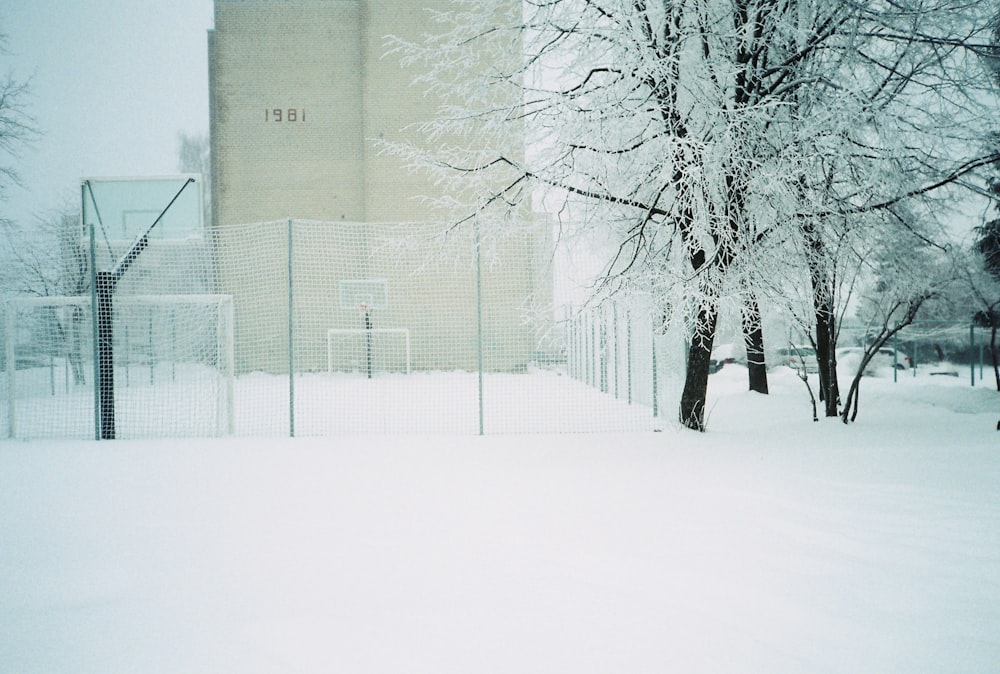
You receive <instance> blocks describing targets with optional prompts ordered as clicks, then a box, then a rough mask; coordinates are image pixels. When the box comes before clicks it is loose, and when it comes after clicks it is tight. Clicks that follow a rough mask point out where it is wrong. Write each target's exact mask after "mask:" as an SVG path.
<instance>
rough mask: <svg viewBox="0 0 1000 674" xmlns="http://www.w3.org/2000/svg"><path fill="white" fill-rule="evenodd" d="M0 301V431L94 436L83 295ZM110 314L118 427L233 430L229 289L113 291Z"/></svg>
mask: <svg viewBox="0 0 1000 674" xmlns="http://www.w3.org/2000/svg"><path fill="white" fill-rule="evenodd" d="M0 307H2V310H3V314H4V316H3V320H2V322H0V326H2V331H3V336H2V340H3V347H2V351H0V353H2V354H3V360H4V366H3V388H4V389H5V394H6V395H5V396H4V397H5V398H6V401H5V402H6V408H7V409H6V414H4V415H3V416H2V417H0V419H3V421H4V422H6V423H5V425H6V429H5V430H6V433H5V435H7V436H8V437H11V438H14V437H24V438H35V437H87V436H90V437H93V436H94V435H95V434H96V435H97V436H98V437H99V435H100V430H101V426H100V418H99V417H98V414H99V409H100V407H99V404H98V400H97V399H98V397H99V392H98V391H97V390H96V385H95V384H96V382H97V375H98V372H97V367H98V366H99V358H98V354H97V345H96V344H95V343H94V339H93V331H92V329H91V328H92V323H93V320H94V316H93V307H92V298H91V297H88V296H49V297H16V298H11V299H8V300H7V301H6V302H4V303H3V304H0ZM113 320H114V322H115V324H116V330H115V333H114V335H115V336H114V339H115V341H116V345H115V349H114V354H115V356H114V363H113V369H114V372H113V376H114V378H115V380H116V381H117V386H116V388H115V399H114V404H115V406H116V408H117V409H118V412H120V413H121V416H122V422H123V437H167V436H169V435H228V434H231V433H232V432H233V431H234V417H235V413H234V412H235V401H234V370H235V368H234V357H233V346H234V332H233V301H232V297H231V296H229V295H218V294H193V295H192V294H187V295H185V294H178V295H127V294H126V295H121V296H120V297H119V298H118V299H117V302H116V305H115V314H114V318H113ZM88 418H89V421H88ZM88 428H89V432H88V431H87V429H88Z"/></svg>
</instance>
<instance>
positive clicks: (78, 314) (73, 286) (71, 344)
mask: <svg viewBox="0 0 1000 674" xmlns="http://www.w3.org/2000/svg"><path fill="white" fill-rule="evenodd" d="M0 257H4V258H6V259H7V264H5V265H4V267H3V270H2V272H0V287H2V288H3V289H4V290H5V291H7V292H10V293H12V294H17V295H27V296H35V297H52V296H66V295H68V296H79V295H84V294H86V293H87V292H89V288H90V273H89V261H88V255H87V251H86V250H85V248H84V245H83V239H82V236H81V231H80V212H79V208H78V206H77V205H76V204H75V203H72V202H70V201H69V200H67V201H66V203H65V204H64V205H63V206H62V207H61V208H58V209H55V210H53V211H52V212H50V213H48V214H45V215H40V216H36V218H35V222H34V223H32V226H31V227H30V228H27V227H20V226H17V225H14V224H10V225H9V226H8V227H7V236H6V237H4V240H3V249H2V252H0ZM84 321H85V317H84V315H83V312H82V310H81V309H80V308H79V307H75V306H74V307H72V308H71V309H70V310H68V311H60V310H58V309H57V308H56V307H49V308H47V309H46V310H45V314H44V315H43V316H42V322H43V327H44V331H45V334H46V335H48V336H49V338H50V339H51V340H52V342H53V344H57V345H59V351H60V353H65V354H67V355H68V358H69V362H70V365H71V367H72V370H73V378H74V381H75V382H76V383H77V384H82V383H84V379H85V376H84V371H83V363H82V361H81V358H80V345H81V340H82V332H81V331H82V330H83V325H84Z"/></svg>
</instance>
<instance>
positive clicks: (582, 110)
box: [393, 0, 989, 430]
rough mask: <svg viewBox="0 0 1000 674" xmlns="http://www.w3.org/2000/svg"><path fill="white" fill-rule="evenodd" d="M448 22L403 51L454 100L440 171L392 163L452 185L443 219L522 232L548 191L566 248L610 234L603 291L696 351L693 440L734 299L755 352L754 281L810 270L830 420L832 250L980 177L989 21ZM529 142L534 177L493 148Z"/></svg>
mask: <svg viewBox="0 0 1000 674" xmlns="http://www.w3.org/2000/svg"><path fill="white" fill-rule="evenodd" d="M458 4H459V5H460V7H459V8H458V9H456V11H454V12H452V13H444V14H441V15H440V17H439V18H440V19H441V23H442V34H441V35H440V36H438V37H434V38H431V39H430V40H429V41H428V42H427V43H425V44H402V43H399V44H398V45H397V46H398V47H399V49H400V50H401V52H402V53H403V54H404V60H405V61H406V62H410V63H418V64H419V65H420V66H422V69H423V70H424V72H425V75H424V76H423V77H422V81H423V82H424V83H426V84H427V85H428V86H429V88H430V90H431V91H432V92H441V93H443V94H444V95H446V96H447V97H448V101H450V102H448V103H446V104H445V105H444V106H443V107H442V114H441V116H440V118H439V119H438V120H435V121H432V122H430V123H428V124H426V125H425V126H424V127H423V128H422V131H423V136H424V137H425V138H429V139H431V140H432V141H435V140H436V141H438V142H439V143H440V146H439V148H438V151H436V152H431V153H427V152H424V151H420V150H417V149H415V148H414V147H412V146H411V147H399V146H397V147H395V148H393V149H394V151H395V152H397V154H399V155H401V156H403V157H406V158H407V159H409V160H411V161H413V162H414V163H415V164H420V165H421V166H423V167H424V168H425V169H427V170H430V171H432V172H433V173H434V174H435V177H436V178H437V179H438V180H440V181H442V182H443V183H444V184H446V185H449V186H452V189H446V190H444V191H445V192H446V193H447V194H448V195H449V197H448V199H447V201H446V203H443V205H446V206H454V205H455V203H454V201H455V198H454V195H460V194H462V193H463V191H464V192H466V193H468V194H470V195H471V196H472V197H473V200H472V202H471V203H473V204H474V206H473V207H471V208H470V212H469V214H468V215H467V216H464V217H468V218H472V217H473V216H472V213H471V211H472V210H477V209H481V208H483V207H485V208H487V209H493V210H496V211H501V212H507V213H510V212H512V211H514V210H516V209H518V208H521V207H522V206H523V204H524V203H525V202H526V201H528V200H530V199H533V198H536V197H537V195H538V193H539V192H540V191H541V192H544V193H545V194H546V196H547V199H548V203H550V204H559V205H560V208H561V209H562V211H561V212H564V213H568V214H570V215H571V217H569V218H567V219H566V220H565V222H564V228H565V231H564V232H563V233H564V234H567V235H568V234H572V233H573V230H574V227H577V225H576V224H575V223H576V222H579V223H580V224H579V226H578V229H582V230H584V231H593V230H601V231H604V232H606V233H607V234H606V236H607V237H609V238H610V239H611V240H613V241H614V242H615V244H614V246H613V253H612V254H611V255H610V256H609V259H608V260H607V262H606V265H605V282H606V286H613V287H614V288H615V289H616V290H621V289H624V290H632V289H636V290H639V291H642V292H643V293H646V294H649V295H652V296H654V297H656V298H658V300H659V307H658V309H659V313H660V315H662V316H663V317H664V320H665V322H667V323H680V324H682V325H683V326H684V327H685V329H686V331H687V334H688V335H690V340H689V349H688V354H689V356H688V360H687V370H686V377H685V383H684V389H683V392H682V395H681V402H680V409H679V410H678V416H679V420H680V422H681V423H683V424H684V425H686V426H688V427H690V428H693V429H697V430H704V428H705V400H706V395H707V386H708V374H709V364H710V356H711V351H712V347H713V342H714V339H715V332H716V326H717V325H718V322H719V312H720V306H721V305H722V303H723V301H724V300H725V299H726V297H725V296H726V294H727V293H728V294H733V293H735V294H736V295H737V296H741V297H743V298H745V300H746V304H745V306H746V310H745V312H746V317H747V320H746V325H747V334H748V335H751V340H752V343H751V344H750V346H751V349H752V350H754V351H755V352H760V353H762V352H763V348H762V344H760V343H759V342H761V341H762V334H758V333H755V332H754V330H753V326H754V325H756V324H758V323H759V317H758V318H755V316H754V314H755V311H756V303H755V301H754V298H755V297H756V289H759V288H763V287H766V286H767V284H768V283H769V282H770V281H769V279H770V277H772V276H773V275H775V274H776V273H777V271H776V269H775V267H774V266H773V265H764V264H761V263H760V262H759V261H760V260H762V259H767V260H781V261H782V262H783V264H786V265H789V266H794V267H797V268H799V269H800V270H802V269H805V270H807V271H806V273H805V278H807V279H810V281H811V283H812V285H813V291H812V297H813V302H814V317H815V321H816V324H815V327H816V330H817V332H816V335H817V339H816V342H817V347H818V348H820V349H821V350H822V351H823V352H824V353H822V354H821V358H823V359H824V361H825V362H826V365H825V366H824V369H823V371H822V374H821V397H822V396H824V395H825V396H826V398H825V399H826V400H827V408H826V413H827V415H828V416H830V415H831V412H832V415H835V414H836V411H837V399H838V398H839V396H838V395H837V391H836V372H835V360H834V358H833V356H832V354H833V348H834V346H835V338H834V337H833V335H834V333H835V325H834V324H833V321H834V318H833V317H834V316H835V306H834V304H833V302H834V286H835V285H836V282H837V280H836V278H835V277H831V276H830V274H831V273H832V272H831V270H833V269H835V268H836V263H837V260H836V258H835V257H833V254H834V253H833V250H832V248H831V246H832V243H833V242H837V241H840V240H842V239H844V237H845V232H849V231H851V230H853V229H854V228H866V227H869V226H871V225H873V224H874V225H879V226H880V225H881V224H882V223H884V222H886V221H887V219H891V218H892V212H893V209H894V207H896V206H898V205H901V204H903V203H905V202H909V201H913V200H915V199H918V198H921V197H924V196H926V195H928V194H930V193H932V192H935V191H936V190H940V189H941V188H943V187H944V186H947V185H950V184H953V183H955V182H956V181H957V180H958V179H959V178H960V177H962V176H965V175H967V174H968V173H969V172H970V171H973V170H974V169H976V168H978V167H980V166H982V165H984V164H985V163H988V160H986V159H984V157H983V156H982V154H981V153H980V152H979V149H978V147H977V146H975V145H973V144H971V143H970V142H968V141H969V139H970V138H974V137H976V136H977V133H978V130H976V131H973V130H974V129H976V125H977V123H978V120H980V119H981V117H982V115H981V114H980V113H981V110H982V104H983V102H984V101H983V100H981V96H980V94H981V92H982V87H979V88H976V87H975V86H972V85H975V84H976V83H977V82H979V81H980V80H986V79H989V78H984V77H983V76H982V73H983V68H982V64H981V63H978V62H977V60H978V54H977V48H978V45H980V44H981V43H982V41H981V40H980V39H979V37H980V32H982V31H983V26H984V25H986V24H985V22H984V17H985V16H987V13H986V10H985V9H984V8H981V7H979V6H978V5H974V4H970V3H967V2H964V1H962V0H903V1H902V2H898V1H894V2H874V3H869V2H865V3H860V2H853V1H848V0H840V1H836V2H828V3H820V2H809V3H806V2H798V1H796V0H671V1H669V2H665V3H661V2H657V3H649V2H647V1H646V0H629V1H628V2H625V1H624V0H527V2H525V3H524V5H523V6H524V13H523V15H522V11H521V6H517V7H516V8H514V9H512V10H511V11H510V12H509V13H506V14H503V15H502V16H498V12H499V10H498V9H497V7H496V6H495V4H494V3H492V2H486V1H485V0H465V1H464V2H459V3H458ZM470 73H471V74H473V75H474V76H473V77H470ZM977 78H978V79H977ZM511 92H516V95H513V94H512V93H511ZM520 129H527V131H528V136H529V138H530V139H531V141H530V147H531V152H530V153H529V155H528V157H527V158H526V159H524V160H521V159H518V158H517V157H516V156H515V155H512V154H504V153H503V152H502V151H494V150H491V149H490V146H488V145H484V144H483V143H482V138H483V136H484V135H486V136H493V137H504V136H506V137H508V138H509V137H516V135H517V134H516V133H515V132H516V131H519V130H520ZM946 138H947V139H949V140H948V142H947V143H946V142H945V139H946ZM887 214H888V215H887ZM461 217H462V216H459V219H461ZM512 220H513V219H512V218H509V217H508V218H496V221H498V222H501V223H510V222H512ZM843 250H844V249H839V251H840V252H842V251H843ZM782 252H783V254H782ZM765 253H766V254H765ZM793 275H794V274H793V273H792V272H788V273H787V276H788V277H791V276H793ZM798 275H799V276H800V277H801V276H802V273H801V271H799V272H798ZM737 280H738V281H739V282H736V281H737Z"/></svg>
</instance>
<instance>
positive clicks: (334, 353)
mask: <svg viewBox="0 0 1000 674" xmlns="http://www.w3.org/2000/svg"><path fill="white" fill-rule="evenodd" d="M366 351H367V354H365V352H366ZM365 360H369V361H371V362H374V363H375V364H377V365H378V366H380V371H382V372H391V371H401V372H403V373H404V374H410V372H411V369H412V363H411V359H410V330H409V328H330V329H329V330H327V331H326V369H327V372H328V373H329V374H333V373H335V372H352V371H361V370H363V369H364V368H365V365H363V362H364V361H365Z"/></svg>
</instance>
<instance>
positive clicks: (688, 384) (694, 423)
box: [679, 302, 719, 431]
mask: <svg viewBox="0 0 1000 674" xmlns="http://www.w3.org/2000/svg"><path fill="white" fill-rule="evenodd" d="M718 318H719V309H718V307H717V306H716V304H715V302H712V303H711V304H708V305H706V306H703V307H702V308H701V309H699V310H698V317H697V319H696V323H695V331H694V335H693V336H692V337H691V345H690V346H691V348H690V349H689V350H688V359H687V373H686V375H685V377H684V391H683V392H682V393H681V406H680V413H679V418H680V422H681V423H682V424H684V425H685V426H687V427H688V428H691V429H693V430H696V431H704V430H705V399H706V397H707V394H708V372H709V365H710V361H711V358H712V344H713V342H714V341H715V325H716V322H717V321H718Z"/></svg>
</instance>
